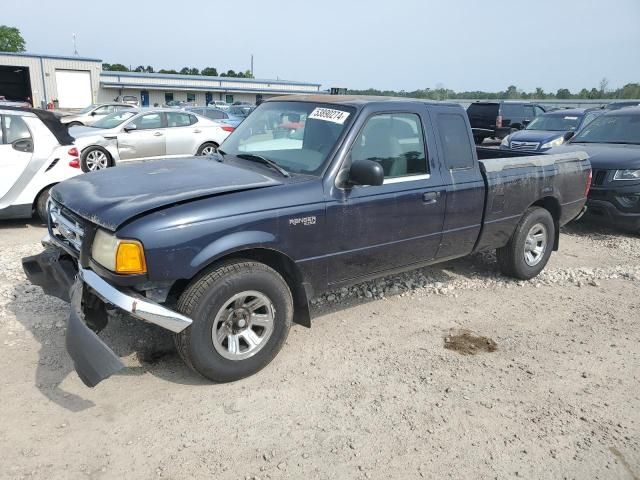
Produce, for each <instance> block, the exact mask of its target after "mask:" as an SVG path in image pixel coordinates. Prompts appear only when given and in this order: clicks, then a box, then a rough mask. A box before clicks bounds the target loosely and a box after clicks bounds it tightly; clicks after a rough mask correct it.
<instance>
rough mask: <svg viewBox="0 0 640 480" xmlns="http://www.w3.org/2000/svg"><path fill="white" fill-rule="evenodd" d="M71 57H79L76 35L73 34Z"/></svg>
mask: <svg viewBox="0 0 640 480" xmlns="http://www.w3.org/2000/svg"><path fill="white" fill-rule="evenodd" d="M73 55H74V56H76V57H78V56H79V54H78V47H77V45H76V34H75V33H74V34H73Z"/></svg>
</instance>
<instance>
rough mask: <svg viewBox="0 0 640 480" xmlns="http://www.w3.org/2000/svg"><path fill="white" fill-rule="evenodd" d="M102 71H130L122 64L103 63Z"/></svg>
mask: <svg viewBox="0 0 640 480" xmlns="http://www.w3.org/2000/svg"><path fill="white" fill-rule="evenodd" d="M102 70H106V71H111V72H128V71H129V69H128V68H127V67H126V66H124V65H123V64H121V63H103V64H102Z"/></svg>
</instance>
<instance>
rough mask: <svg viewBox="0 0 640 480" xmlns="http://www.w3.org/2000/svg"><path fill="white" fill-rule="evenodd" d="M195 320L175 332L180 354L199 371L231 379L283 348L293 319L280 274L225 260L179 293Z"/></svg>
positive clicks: (218, 378) (288, 293)
mask: <svg viewBox="0 0 640 480" xmlns="http://www.w3.org/2000/svg"><path fill="white" fill-rule="evenodd" d="M178 310H179V311H180V312H181V313H183V314H184V315H186V316H188V317H190V318H191V319H192V320H193V323H192V324H191V326H189V327H188V328H187V329H185V330H184V331H182V332H180V333H178V334H176V336H175V342H176V348H177V350H178V353H179V354H180V356H181V357H182V359H183V360H184V362H185V363H186V364H187V365H188V366H189V367H191V368H192V369H193V370H195V371H196V372H198V373H199V374H200V375H202V376H204V377H206V378H208V379H209V380H212V381H214V382H233V381H235V380H240V379H242V378H245V377H248V376H249V375H252V374H254V373H256V372H258V371H259V370H261V369H262V368H264V367H265V366H267V365H268V364H269V362H271V360H273V358H274V357H275V356H276V355H277V353H278V352H279V351H280V349H281V348H282V346H283V345H284V342H285V340H286V338H287V335H288V333H289V328H290V327H291V322H292V319H293V298H292V296H291V291H290V290H289V287H288V285H287V283H286V282H285V280H284V279H283V278H282V276H281V275H280V274H279V273H278V272H276V271H275V270H273V269H272V268H270V267H268V266H267V265H265V264H263V263H259V262H252V261H236V262H231V263H225V264H222V265H220V266H218V267H217V268H215V269H213V270H212V271H210V272H209V273H206V274H204V275H202V276H200V278H199V279H197V280H196V281H194V282H193V283H192V284H191V285H190V286H189V287H188V288H187V289H186V290H185V292H184V293H183V294H182V295H181V296H180V300H179V301H178Z"/></svg>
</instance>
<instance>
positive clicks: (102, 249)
mask: <svg viewBox="0 0 640 480" xmlns="http://www.w3.org/2000/svg"><path fill="white" fill-rule="evenodd" d="M91 257H93V259H94V260H95V261H96V262H98V263H99V264H100V265H102V266H103V267H105V268H107V269H109V270H111V271H112V272H116V273H127V274H133V273H146V271H147V264H146V261H145V258H144V248H143V247H142V244H141V243H140V242H139V241H137V240H125V239H119V238H116V236H115V235H113V234H111V233H108V232H106V231H104V230H98V231H97V232H96V236H95V237H94V238H93V245H92V246H91Z"/></svg>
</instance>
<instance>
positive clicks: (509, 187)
mask: <svg viewBox="0 0 640 480" xmlns="http://www.w3.org/2000/svg"><path fill="white" fill-rule="evenodd" d="M476 150H477V154H478V160H479V163H480V171H481V172H482V176H483V177H484V179H485V182H486V185H487V189H486V191H485V211H484V217H483V228H482V231H481V233H480V236H479V238H478V242H477V244H476V248H475V250H476V251H482V250H487V249H491V248H496V247H501V246H504V245H506V244H507V242H508V241H509V239H510V238H511V235H512V233H513V231H514V230H515V228H516V226H517V225H518V222H519V221H520V218H521V217H522V214H523V213H524V211H525V210H526V209H527V208H528V207H529V206H530V205H531V204H532V202H533V201H536V202H538V204H541V205H542V204H544V205H545V206H546V207H547V208H549V209H551V210H553V209H556V210H557V211H558V212H559V215H558V218H557V227H558V228H556V230H559V227H560V226H562V225H564V224H565V223H567V222H569V221H570V220H572V219H573V218H575V217H576V216H577V215H578V213H580V209H581V205H582V203H583V200H584V197H585V187H586V180H587V175H588V173H587V172H588V169H589V168H590V167H589V157H588V155H587V154H586V153H585V152H570V153H561V154H542V155H531V154H529V153H527V152H517V151H512V150H501V149H494V148H482V147H477V149H476ZM532 199H536V200H532ZM565 199H570V200H565ZM576 199H578V200H576ZM556 248H557V242H556Z"/></svg>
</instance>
